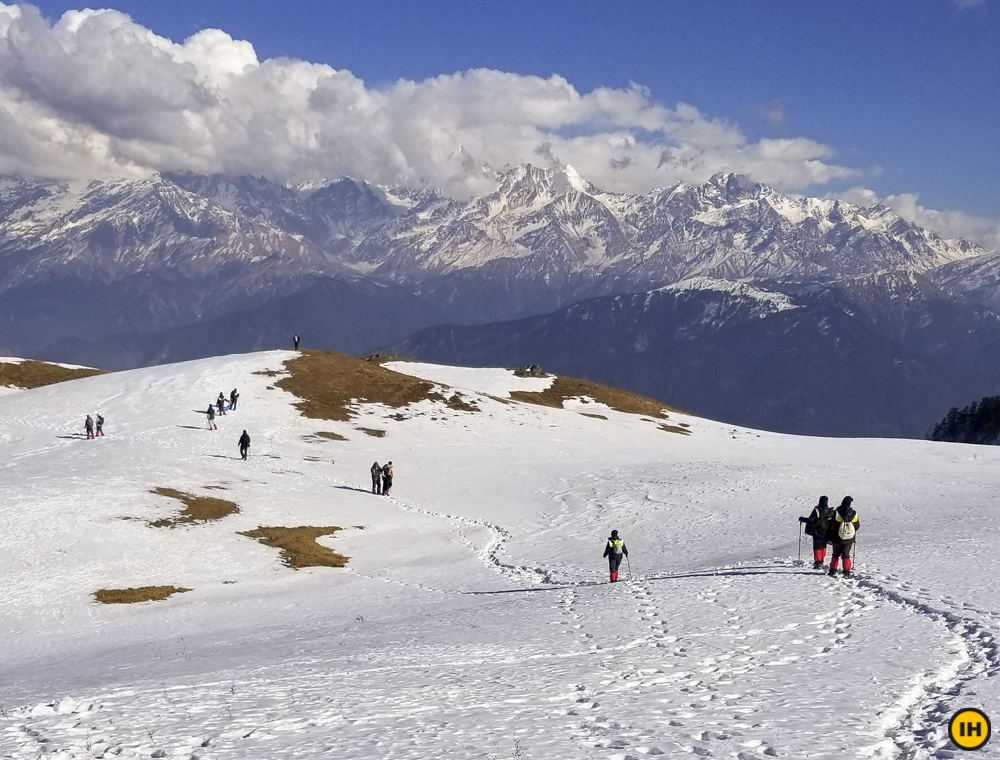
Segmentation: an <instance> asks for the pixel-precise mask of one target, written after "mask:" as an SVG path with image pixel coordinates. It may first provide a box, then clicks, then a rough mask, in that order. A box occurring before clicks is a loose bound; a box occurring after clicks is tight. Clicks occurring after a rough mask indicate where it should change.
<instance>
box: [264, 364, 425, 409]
mask: <svg viewBox="0 0 1000 760" xmlns="http://www.w3.org/2000/svg"><path fill="white" fill-rule="evenodd" d="M285 369H287V370H288V373H289V375H288V377H285V378H282V379H281V380H279V381H278V382H277V383H276V385H277V386H278V387H279V388H281V389H282V390H285V391H288V392H289V393H291V394H293V395H295V396H297V397H298V398H300V399H302V400H301V401H299V402H298V403H297V404H296V405H295V406H296V408H297V409H298V410H299V411H300V412H302V414H303V415H305V416H306V417H312V418H314V419H322V420H340V421H347V420H349V419H351V417H352V416H353V415H354V414H355V411H354V410H353V409H352V407H353V406H354V405H355V404H357V403H359V402H362V401H366V402H368V403H373V404H384V405H385V406H389V407H393V408H399V407H403V406H407V405H408V404H413V403H416V402H418V401H424V400H426V399H428V398H431V397H432V395H431V394H433V393H434V386H433V385H431V384H430V383H428V382H426V381H424V380H418V379H417V378H415V377H410V376H409V375H402V374H400V373H398V372H392V371H391V370H387V369H385V368H384V367H382V366H380V365H379V364H378V363H377V362H367V361H363V360H362V359H354V358H352V357H350V356H347V355H346V354H338V353H332V352H327V351H303V352H302V355H301V356H297V357H295V358H294V359H290V360H288V361H287V362H285Z"/></svg>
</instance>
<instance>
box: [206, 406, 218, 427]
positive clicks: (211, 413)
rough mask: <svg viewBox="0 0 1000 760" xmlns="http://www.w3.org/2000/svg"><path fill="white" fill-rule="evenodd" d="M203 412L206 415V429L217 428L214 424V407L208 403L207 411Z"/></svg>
mask: <svg viewBox="0 0 1000 760" xmlns="http://www.w3.org/2000/svg"><path fill="white" fill-rule="evenodd" d="M205 414H207V415H208V429H209V430H218V429H219V428H217V427H216V426H215V407H214V406H212V405H211V404H209V405H208V411H206V412H205Z"/></svg>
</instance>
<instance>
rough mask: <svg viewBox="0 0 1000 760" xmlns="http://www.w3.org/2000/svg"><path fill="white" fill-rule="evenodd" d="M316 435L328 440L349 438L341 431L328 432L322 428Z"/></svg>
mask: <svg viewBox="0 0 1000 760" xmlns="http://www.w3.org/2000/svg"><path fill="white" fill-rule="evenodd" d="M316 435H317V436H319V437H320V438H326V439H327V440H328V441H346V440H347V439H346V438H344V436H342V435H341V434H340V433H328V432H327V431H325V430H320V431H319V432H318V433H316Z"/></svg>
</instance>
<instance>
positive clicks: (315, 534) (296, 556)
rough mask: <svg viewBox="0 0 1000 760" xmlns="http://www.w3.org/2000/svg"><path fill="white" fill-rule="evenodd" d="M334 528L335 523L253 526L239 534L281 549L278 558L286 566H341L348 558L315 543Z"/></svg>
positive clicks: (335, 528) (334, 529) (336, 529)
mask: <svg viewBox="0 0 1000 760" xmlns="http://www.w3.org/2000/svg"><path fill="white" fill-rule="evenodd" d="M338 530H340V528H337V527H335V526H328V527H325V528H314V527H309V526H308V525H302V526H299V527H298V528H257V529H256V530H248V531H244V532H241V533H240V535H241V536H247V537H248V538H254V539H257V540H258V541H260V542H261V543H262V544H264V545H265V546H274V547H277V548H278V549H281V559H282V561H283V562H284V563H285V564H286V565H288V567H293V568H296V569H298V568H300V567H343V566H344V565H346V564H347V560H348V557H345V556H344V555H343V554H338V553H337V552H335V551H333V550H332V549H327V548H326V547H325V546H320V545H319V544H317V543H316V539H317V538H319V537H320V536H328V535H330V534H331V533H336V532H337V531H338Z"/></svg>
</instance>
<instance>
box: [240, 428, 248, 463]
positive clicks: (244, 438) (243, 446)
mask: <svg viewBox="0 0 1000 760" xmlns="http://www.w3.org/2000/svg"><path fill="white" fill-rule="evenodd" d="M248 451H250V435H249V434H248V433H247V431H246V430H244V431H243V435H241V436H240V456H241V457H242V458H243V459H246V458H247V452H248Z"/></svg>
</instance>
